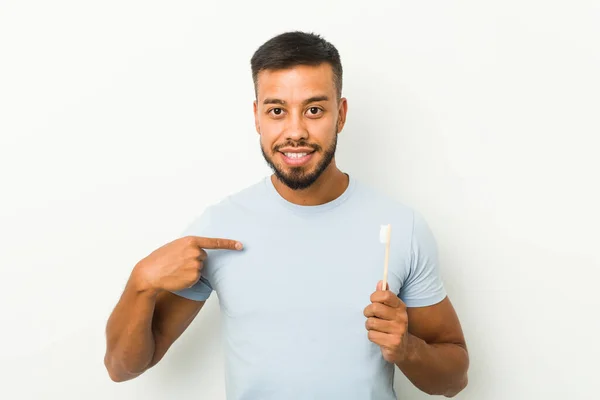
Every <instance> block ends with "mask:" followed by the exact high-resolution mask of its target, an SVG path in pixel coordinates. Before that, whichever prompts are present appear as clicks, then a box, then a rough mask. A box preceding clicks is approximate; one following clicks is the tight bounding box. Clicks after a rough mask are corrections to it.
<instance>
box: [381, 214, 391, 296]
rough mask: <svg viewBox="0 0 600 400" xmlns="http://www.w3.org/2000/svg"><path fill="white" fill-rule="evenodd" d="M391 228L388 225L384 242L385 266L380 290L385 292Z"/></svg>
mask: <svg viewBox="0 0 600 400" xmlns="http://www.w3.org/2000/svg"><path fill="white" fill-rule="evenodd" d="M391 231H392V226H391V225H389V226H388V229H387V238H386V241H385V264H384V267H383V282H382V284H381V290H387V279H388V265H389V261H390V236H391Z"/></svg>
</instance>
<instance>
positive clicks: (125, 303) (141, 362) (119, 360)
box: [104, 278, 156, 381]
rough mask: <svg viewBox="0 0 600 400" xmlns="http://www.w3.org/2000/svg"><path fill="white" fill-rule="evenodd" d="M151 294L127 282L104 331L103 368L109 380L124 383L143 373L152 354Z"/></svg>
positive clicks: (153, 305) (150, 360)
mask: <svg viewBox="0 0 600 400" xmlns="http://www.w3.org/2000/svg"><path fill="white" fill-rule="evenodd" d="M155 302H156V294H155V293H154V292H151V291H148V290H146V289H142V288H140V287H139V285H138V284H137V282H136V281H135V280H134V279H133V278H130V280H129V282H128V283H127V286H126V288H125V290H124V291H123V294H122V296H121V299H120V300H119V302H118V303H117V306H116V307H115V309H114V311H113V313H112V314H111V316H110V318H109V320H108V323H107V327H106V342H107V344H106V356H105V360H104V362H105V365H106V368H107V370H108V373H109V375H110V377H111V379H113V380H115V381H124V380H129V379H132V378H135V377H136V376H138V375H140V374H141V373H143V372H144V371H145V370H146V369H147V368H148V367H149V366H150V363H151V362H152V358H153V355H154V350H155V341H154V335H153V332H152V318H153V314H154V307H155Z"/></svg>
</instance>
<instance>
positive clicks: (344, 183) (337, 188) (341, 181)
mask: <svg viewBox="0 0 600 400" xmlns="http://www.w3.org/2000/svg"><path fill="white" fill-rule="evenodd" d="M271 182H273V186H275V189H276V190H277V192H279V195H281V197H283V198H284V199H286V200H287V201H289V202H290V203H294V204H298V205H302V206H317V205H321V204H325V203H328V202H330V201H333V200H335V199H337V198H338V197H340V196H341V195H342V193H344V191H345V190H346V188H347V187H348V184H349V179H348V175H346V174H345V173H343V172H342V171H340V170H339V169H338V168H337V166H336V165H335V161H332V162H331V164H329V167H327V169H326V170H325V171H323V173H322V174H321V176H319V178H318V179H317V180H316V181H315V183H313V184H312V185H310V187H308V188H306V189H302V190H292V189H290V188H289V187H287V186H286V185H284V184H283V183H282V182H281V181H280V180H279V179H277V177H276V176H275V175H274V174H273V175H271Z"/></svg>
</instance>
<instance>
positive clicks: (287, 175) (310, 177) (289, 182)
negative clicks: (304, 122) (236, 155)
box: [260, 133, 338, 190]
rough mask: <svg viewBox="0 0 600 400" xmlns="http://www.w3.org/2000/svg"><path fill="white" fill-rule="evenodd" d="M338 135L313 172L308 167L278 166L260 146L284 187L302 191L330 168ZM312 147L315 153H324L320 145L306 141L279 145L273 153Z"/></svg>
mask: <svg viewBox="0 0 600 400" xmlns="http://www.w3.org/2000/svg"><path fill="white" fill-rule="evenodd" d="M337 139H338V135H337V133H336V134H335V135H334V139H333V142H332V143H331V145H330V146H329V147H328V148H327V149H326V150H325V152H324V153H323V158H322V159H321V160H320V161H319V162H318V163H317V165H316V166H315V167H314V168H313V170H312V171H309V170H307V168H306V167H283V166H281V165H276V164H275V163H274V161H273V158H272V157H269V156H268V155H267V153H266V152H265V149H264V148H263V146H262V145H261V146H260V149H261V151H262V155H263V157H264V158H265V161H266V162H267V164H268V165H269V167H271V170H273V173H274V174H275V176H276V177H277V179H279V180H280V181H281V182H282V183H283V184H284V185H286V186H287V187H289V188H290V189H292V190H302V189H306V188H308V187H310V186H311V185H312V184H313V183H315V182H316V181H317V179H319V177H320V176H321V174H323V172H324V171H325V170H326V169H327V167H329V164H331V161H332V160H333V157H334V156H335V150H336V147H337ZM286 146H287V147H310V148H312V149H314V151H315V153H317V152H320V151H322V148H321V146H319V145H318V144H310V143H307V142H306V141H300V142H289V141H288V142H286V143H284V144H281V145H278V146H276V147H275V148H274V150H273V153H276V152H277V151H278V149H280V148H282V147H286Z"/></svg>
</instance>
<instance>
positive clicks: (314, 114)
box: [254, 63, 347, 190]
mask: <svg viewBox="0 0 600 400" xmlns="http://www.w3.org/2000/svg"><path fill="white" fill-rule="evenodd" d="M336 96H337V95H336V88H335V84H334V81H333V71H332V68H331V66H330V65H329V64H327V63H323V64H321V65H319V66H297V67H294V68H290V69H285V70H276V71H262V72H260V73H259V75H258V82H257V99H256V101H255V102H254V118H255V124H256V130H257V132H258V133H259V134H260V145H261V150H262V153H263V156H264V158H265V160H266V162H267V164H269V166H270V167H271V169H273V172H274V173H275V175H276V176H277V177H278V178H279V180H281V181H282V182H283V183H284V184H285V185H286V186H288V187H289V188H291V189H294V190H297V189H305V188H307V187H309V186H310V185H312V184H313V183H314V182H315V181H316V180H317V179H318V178H319V176H320V175H321V174H322V173H323V172H324V171H325V170H326V169H327V167H329V166H330V165H331V162H332V160H333V159H334V156H335V149H336V144H337V134H338V132H340V131H341V130H342V128H343V125H344V122H345V116H346V110H347V105H346V99H340V101H339V102H338V100H337V97H336Z"/></svg>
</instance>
